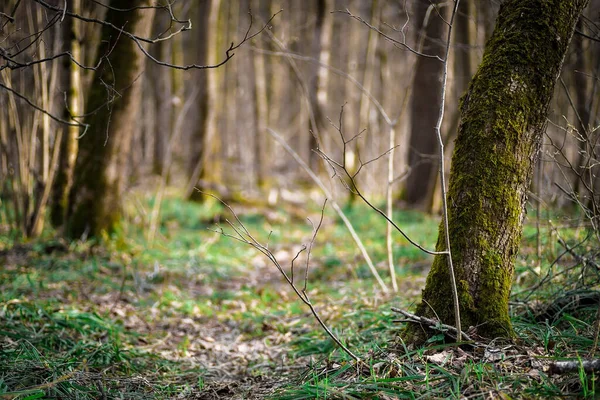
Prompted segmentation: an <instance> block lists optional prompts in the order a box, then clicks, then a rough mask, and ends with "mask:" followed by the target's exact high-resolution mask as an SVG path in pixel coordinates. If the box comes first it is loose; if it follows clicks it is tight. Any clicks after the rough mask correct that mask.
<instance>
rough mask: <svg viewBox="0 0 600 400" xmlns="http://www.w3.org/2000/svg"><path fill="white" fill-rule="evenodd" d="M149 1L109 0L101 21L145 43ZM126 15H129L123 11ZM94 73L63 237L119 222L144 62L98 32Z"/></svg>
mask: <svg viewBox="0 0 600 400" xmlns="http://www.w3.org/2000/svg"><path fill="white" fill-rule="evenodd" d="M152 4H153V3H152V2H151V1H149V0H112V1H111V2H110V6H111V7H112V8H109V10H108V11H107V13H106V20H107V21H109V22H110V23H112V25H113V26H116V27H124V29H125V30H127V31H128V32H131V33H133V34H135V35H137V36H141V37H148V35H149V33H150V27H151V25H152V19H153V17H154V9H152V8H143V7H144V6H149V5H152ZM122 10H131V11H122ZM100 43H101V46H102V47H101V49H100V51H99V52H98V57H99V58H102V59H103V60H102V64H101V66H100V67H99V69H98V70H97V71H95V76H94V81H93V83H92V86H91V88H90V91H89V94H88V97H87V101H86V115H89V117H87V119H86V122H87V123H88V124H90V128H89V129H88V131H87V132H86V133H85V135H84V136H83V137H82V138H81V139H80V140H79V152H78V154H77V160H76V162H75V176H74V184H73V188H72V190H71V194H70V198H71V201H70V212H69V218H68V226H67V228H68V230H67V234H68V235H70V236H72V237H78V236H81V235H82V234H84V233H88V234H89V235H90V236H97V235H99V234H100V233H101V232H102V231H107V232H109V231H111V230H113V229H114V227H115V226H116V225H117V224H118V221H119V219H120V210H121V207H120V203H121V194H122V191H123V181H124V171H125V170H126V166H127V159H128V157H129V152H130V141H131V137H132V133H133V130H134V126H135V124H138V123H140V122H139V121H136V118H137V110H138V108H139V104H140V101H141V96H140V94H141V88H142V85H141V79H143V76H142V72H143V67H144V62H145V59H146V57H145V56H144V54H143V53H142V52H141V51H140V49H139V48H138V46H137V44H136V43H135V42H134V41H133V40H131V39H129V38H128V37H126V36H125V35H123V34H120V33H119V31H117V30H115V29H113V28H110V27H106V26H105V27H103V30H102V34H101V42H100Z"/></svg>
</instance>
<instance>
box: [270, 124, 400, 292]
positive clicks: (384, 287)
mask: <svg viewBox="0 0 600 400" xmlns="http://www.w3.org/2000/svg"><path fill="white" fill-rule="evenodd" d="M267 132H269V134H270V135H271V136H272V137H273V138H274V139H275V140H277V142H278V143H279V144H280V145H281V146H283V148H284V149H285V150H286V151H287V152H288V153H289V154H290V155H291V156H292V157H293V158H294V160H296V162H297V163H298V164H299V165H300V166H301V167H302V169H304V171H305V172H306V173H307V174H308V176H310V178H311V179H312V180H313V182H315V183H316V184H317V186H319V188H320V189H321V190H322V191H323V193H324V194H325V197H327V198H328V199H332V198H333V196H332V195H331V192H330V191H329V190H328V189H327V187H326V186H325V184H324V183H323V182H322V181H321V179H319V177H318V176H317V175H316V174H315V173H314V172H313V171H312V170H311V169H310V167H309V166H308V165H307V164H306V163H305V162H304V160H303V159H302V158H301V157H300V156H299V155H298V153H297V152H295V151H294V149H292V148H291V147H290V145H288V144H287V143H286V141H285V140H284V139H283V138H282V137H281V136H280V135H279V134H278V133H277V132H275V131H274V130H273V129H270V128H267ZM330 201H331V207H332V208H333V209H334V210H335V212H336V213H337V214H338V216H339V217H340V219H341V220H342V221H343V222H344V225H346V228H347V229H348V232H350V235H351V236H352V239H353V240H354V242H355V243H356V246H357V247H358V249H359V250H360V252H361V254H362V256H363V258H364V259H365V262H366V263H367V266H368V267H369V270H370V271H371V274H372V275H373V277H375V279H376V280H377V283H378V284H379V286H380V287H381V289H382V290H383V291H384V292H386V293H387V292H389V289H388V287H387V285H386V284H385V282H383V279H381V276H379V273H378V272H377V269H375V265H373V261H372V260H371V257H370V256H369V253H368V252H367V250H366V248H365V246H364V245H363V243H362V240H360V237H359V236H358V234H357V233H356V230H355V229H354V227H353V226H352V223H351V222H350V220H349V219H348V217H346V215H345V214H344V212H343V211H342V209H341V207H340V206H339V205H338V204H337V203H336V202H335V201H334V200H330Z"/></svg>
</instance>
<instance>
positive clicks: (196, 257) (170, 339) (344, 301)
mask: <svg viewBox="0 0 600 400" xmlns="http://www.w3.org/2000/svg"><path fill="white" fill-rule="evenodd" d="M136 204H137V206H136V212H131V215H149V210H150V208H151V203H150V202H144V201H139V202H137V203H136ZM234 209H235V210H236V212H237V213H238V215H239V217H240V221H241V222H242V223H243V224H244V226H245V227H246V228H247V229H248V230H249V231H250V232H251V233H252V235H253V237H255V238H256V239H257V240H258V241H259V242H261V243H263V244H265V245H267V244H268V247H269V250H270V251H271V252H272V254H274V255H275V257H276V259H277V260H278V261H279V263H280V264H281V265H282V266H284V267H285V268H288V269H287V271H288V272H289V266H290V265H291V262H292V260H293V259H294V257H295V256H296V254H297V253H298V252H299V251H300V250H301V249H302V246H303V245H306V244H310V243H311V238H312V235H313V225H314V224H317V223H318V221H319V218H320V209H319V208H318V207H314V208H312V209H311V208H309V209H308V210H306V209H303V210H302V211H298V210H296V209H295V208H294V207H292V206H288V207H281V208H278V209H276V210H273V209H265V208H262V207H253V206H249V205H237V206H236V205H234ZM347 212H348V216H349V218H350V220H351V221H353V223H354V224H355V227H356V229H357V231H358V232H359V234H360V236H361V238H362V239H363V241H364V242H365V245H366V247H367V248H368V250H369V252H370V255H371V257H372V258H373V259H374V260H375V262H376V264H377V268H378V270H379V272H380V274H381V275H382V276H384V277H385V278H384V280H385V281H386V283H387V284H388V285H389V286H391V282H390V279H389V277H388V275H389V274H388V273H387V272H386V271H387V265H386V262H385V260H386V254H385V240H384V232H385V224H384V223H383V221H381V220H380V219H378V218H377V217H376V216H375V215H374V213H371V212H369V211H368V210H367V209H366V208H364V207H363V206H355V207H353V208H352V209H348V210H347ZM394 217H395V220H396V221H398V222H399V224H400V225H401V226H402V227H403V228H404V229H405V230H406V231H407V233H409V234H410V235H411V236H412V237H413V238H414V239H415V240H417V241H418V242H420V243H421V244H423V245H424V246H425V247H428V248H432V247H433V244H434V242H435V240H436V234H437V220H436V219H435V218H432V217H429V216H425V215H422V214H419V213H415V212H399V213H398V214H397V215H395V216H394ZM307 218H308V219H310V221H312V224H311V223H310V222H308V220H307ZM227 220H229V221H232V220H234V219H233V218H232V216H231V215H229V214H228V212H227V210H226V209H224V208H223V207H220V206H219V204H218V203H216V202H214V201H207V202H206V203H204V204H201V205H199V204H194V203H186V202H182V201H179V200H174V199H167V201H166V202H165V203H164V205H163V207H162V218H161V225H160V229H159V231H158V233H157V235H156V237H155V239H154V241H153V243H148V240H147V239H148V225H147V223H146V221H144V220H143V219H140V218H134V217H132V218H131V219H130V220H129V221H128V222H127V223H126V224H123V228H122V229H121V230H120V231H119V232H117V233H115V234H114V235H112V236H111V237H106V238H104V239H102V240H101V241H99V242H97V243H90V242H87V243H84V242H78V241H76V242H71V243H67V242H65V241H63V240H61V239H57V238H56V237H55V235H54V233H52V232H48V233H47V234H46V236H44V237H43V238H41V239H39V240H35V241H30V242H22V241H17V240H15V239H14V238H13V237H11V236H10V235H9V234H4V235H3V236H1V237H0V263H1V264H2V266H3V267H2V268H1V269H0V399H4V398H11V399H13V398H14V399H27V400H30V399H37V398H73V399H75V398H77V399H86V398H89V399H97V398H101V399H112V398H123V399H141V398H148V399H151V398H165V399H166V398H180V399H219V398H236V399H262V398H278V399H279V398H280V399H308V398H381V399H386V398H390V399H392V398H400V397H401V398H419V397H434V398H435V397H440V398H448V397H450V398H463V397H466V396H469V397H473V398H491V397H493V398H495V397H503V398H510V397H523V396H526V397H527V396H529V397H540V396H541V397H552V396H562V395H575V396H580V397H593V396H594V395H596V394H597V393H598V391H597V389H595V387H596V383H597V377H596V375H595V374H594V372H592V371H586V370H585V368H584V364H583V363H582V361H581V360H582V359H584V358H585V357H586V356H587V355H588V354H589V353H590V351H591V349H592V343H593V336H594V321H595V314H596V309H597V306H596V304H597V303H594V301H596V300H597V299H596V297H593V296H596V295H595V294H594V293H597V292H594V291H593V289H597V287H593V285H592V286H590V285H588V286H586V287H585V290H588V291H587V292H586V291H585V290H584V289H583V287H582V286H581V285H579V286H573V288H571V290H567V289H568V288H567V287H565V285H571V281H570V280H569V279H570V276H571V274H569V273H563V274H562V278H560V281H558V282H557V281H556V280H555V279H554V278H553V277H551V278H550V279H546V281H547V283H548V284H546V283H544V284H539V282H543V281H544V277H548V276H549V275H548V274H545V273H544V271H542V270H540V269H536V268H537V267H536V265H535V262H534V261H533V257H532V253H534V250H533V248H532V245H531V244H532V243H533V240H532V237H533V236H532V235H533V233H534V232H535V231H534V230H533V228H532V227H528V229H527V230H526V232H525V239H524V243H525V246H524V250H523V251H522V254H521V256H520V257H519V262H518V268H517V271H516V280H517V281H516V289H515V296H516V297H515V298H514V299H513V309H512V312H513V315H514V324H515V331H516V333H517V339H516V340H514V341H513V342H510V343H486V344H471V345H467V346H460V347H459V346H456V345H455V344H453V343H451V342H449V343H446V339H447V338H446V337H445V336H444V334H440V335H437V336H436V337H434V338H432V340H431V341H430V343H428V346H427V347H426V348H422V349H415V350H412V349H406V348H402V344H401V343H400V342H399V341H398V339H397V338H398V333H399V331H400V329H401V328H402V324H401V323H399V322H395V320H397V319H399V318H400V316H399V315H398V314H395V313H394V312H392V311H391V310H390V307H392V306H393V307H399V308H404V309H410V307H411V305H412V304H413V303H414V302H415V301H417V300H418V298H419V294H420V290H421V288H422V287H423V286H424V282H425V275H426V272H427V266H428V265H429V263H430V262H431V258H430V257H429V256H427V255H425V254H423V253H421V252H420V251H419V250H418V249H416V248H414V247H411V246H409V245H408V244H407V243H406V241H404V240H403V239H400V238H398V237H396V238H395V243H396V244H395V246H394V258H395V260H396V272H397V274H398V284H399V288H400V290H399V291H398V293H396V294H394V293H387V294H386V293H383V292H382V291H381V289H380V288H379V287H378V285H377V283H376V282H375V280H374V279H373V278H372V276H371V275H370V272H369V269H368V268H367V266H366V265H365V263H364V262H363V260H362V258H361V257H360V253H359V252H358V251H357V250H356V248H355V246H354V244H353V242H352V239H351V238H350V235H349V234H348V233H347V231H346V229H345V228H344V226H343V224H342V223H341V222H340V221H339V220H338V219H337V218H336V217H335V215H334V214H332V213H331V212H330V211H329V210H326V212H325V215H324V219H323V223H322V227H321V229H320V232H319V234H318V236H317V238H316V240H315V241H314V244H313V251H312V253H311V262H310V265H311V269H310V271H309V273H308V280H307V293H308V294H309V295H310V298H311V301H312V303H313V304H314V305H315V306H316V308H317V309H318V311H319V313H320V314H321V316H322V318H323V320H324V321H326V323H327V324H328V325H329V327H330V328H331V329H332V330H333V332H334V333H335V334H336V335H338V337H339V338H340V339H341V340H342V341H343V342H344V343H345V344H347V345H348V347H349V348H350V349H352V351H354V352H355V353H356V354H358V355H359V356H360V357H361V358H362V359H363V360H364V361H365V364H363V365H362V366H361V367H356V364H355V363H354V362H353V360H352V358H351V357H350V356H349V355H348V354H346V353H344V352H343V351H341V350H339V349H338V348H337V347H336V346H335V343H334V342H333V341H332V340H331V339H330V338H329V337H328V336H327V335H326V334H325V333H324V332H323V330H322V329H320V327H319V326H318V324H317V322H316V321H315V319H314V317H313V316H312V315H311V314H310V310H309V309H308V308H307V307H306V305H305V304H303V303H302V302H301V301H299V300H298V299H297V297H295V294H294V292H293V291H292V289H291V288H290V287H289V285H287V284H286V283H285V281H284V279H283V278H282V276H281V273H280V272H279V271H278V270H277V268H276V267H275V266H274V265H273V264H272V263H271V262H270V261H269V260H268V259H267V258H266V257H265V256H264V255H262V254H260V253H259V252H257V251H256V250H254V249H253V248H251V247H250V246H248V245H246V244H244V243H240V242H238V241H236V240H234V239H232V238H228V237H226V236H223V235H222V234H221V233H219V229H220V227H222V228H224V229H226V232H229V233H233V232H234V231H232V230H231V229H228V230H227ZM215 230H216V231H215ZM569 232H570V233H569V235H571V237H573V238H575V236H577V235H579V234H583V233H581V232H571V231H569ZM546 233H547V234H544V235H543V236H542V241H543V245H544V247H543V248H544V256H545V260H550V261H549V262H548V264H550V263H551V262H552V260H553V257H554V258H557V255H556V254H557V252H558V251H559V249H558V248H556V246H555V245H554V244H552V243H553V242H555V239H556V237H555V236H552V230H551V229H550V228H548V230H547V232H546ZM398 236H399V235H398ZM302 254H303V255H301V257H300V258H299V259H297V260H296V262H295V265H296V267H295V268H296V271H295V272H296V278H295V281H296V282H299V287H300V288H302V287H303V285H304V282H303V278H304V269H303V268H304V265H305V264H304V263H303V261H304V260H305V258H302V257H304V256H305V254H306V252H304V253H302ZM554 264H556V265H560V266H568V268H565V269H564V270H563V272H564V271H567V272H568V271H569V268H573V271H572V272H573V274H579V275H581V271H577V270H575V269H574V265H576V263H574V262H573V260H572V258H571V257H569V255H564V256H563V257H562V258H561V259H560V262H559V263H554ZM550 269H551V267H550ZM298 277H300V278H298ZM595 282H597V280H596V281H595ZM532 287H536V291H535V296H534V295H533V293H534V291H531V290H528V288H532ZM586 293H592V294H591V295H590V296H591V297H589V298H588V297H585V296H586ZM573 296H577V299H578V300H577V304H575V302H574V301H573V300H572V299H573ZM548 299H552V300H551V302H550V300H548ZM560 299H562V301H563V303H564V302H566V303H564V304H565V305H564V306H560V307H562V308H560V307H559V306H557V304H558V305H560V304H563V303H560V302H559V300H560ZM582 299H583V300H582ZM586 299H587V300H586ZM588 300H589V301H588ZM545 304H552V305H553V306H554V308H549V307H545V306H544V305H545ZM557 307H559V308H560V310H561V312H560V313H558V312H554V311H552V310H554V309H555V308H557ZM540 310H542V311H540ZM565 310H566V311H565ZM540 315H541V316H542V317H543V318H540ZM536 318H537V319H536ZM557 360H579V362H580V364H581V368H575V370H574V371H573V372H571V373H564V374H554V375H553V374H551V373H550V372H552V371H551V369H552V368H553V364H552V363H554V362H556V361H557ZM366 366H368V367H366Z"/></svg>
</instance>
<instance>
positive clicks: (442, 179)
mask: <svg viewBox="0 0 600 400" xmlns="http://www.w3.org/2000/svg"><path fill="white" fill-rule="evenodd" d="M459 2H460V0H456V2H455V3H454V9H453V10H452V17H451V18H450V24H449V25H448V39H447V40H446V54H445V55H444V74H443V78H442V94H441V96H442V100H441V105H440V113H439V117H438V121H437V124H436V126H435V132H436V134H437V139H438V146H439V154H440V161H439V166H440V184H441V189H442V216H443V223H444V237H445V239H446V252H447V254H446V257H447V260H448V269H449V275H450V286H451V288H452V301H453V303H454V319H455V322H454V323H455V325H456V331H457V334H458V337H457V338H456V340H457V341H459V342H460V341H461V337H460V336H461V333H462V330H461V326H460V305H459V301H458V289H457V286H456V275H455V273H454V265H453V264H452V250H451V247H450V231H449V228H448V196H447V193H446V167H445V165H444V164H445V160H444V140H443V138H442V131H441V129H442V122H443V121H444V111H445V107H444V103H445V101H446V86H447V83H448V55H449V53H450V40H451V38H452V26H453V24H454V16H455V15H456V12H457V11H458V3H459Z"/></svg>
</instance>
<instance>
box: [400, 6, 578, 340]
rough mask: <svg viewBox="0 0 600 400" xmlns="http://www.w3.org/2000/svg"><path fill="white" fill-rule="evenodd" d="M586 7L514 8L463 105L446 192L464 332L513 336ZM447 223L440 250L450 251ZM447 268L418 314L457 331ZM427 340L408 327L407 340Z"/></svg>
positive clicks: (437, 270)
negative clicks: (555, 97) (558, 106)
mask: <svg viewBox="0 0 600 400" xmlns="http://www.w3.org/2000/svg"><path fill="white" fill-rule="evenodd" d="M587 1H588V0H568V1H567V0H507V1H505V2H504V3H503V5H502V7H501V9H500V13H499V16H498V21H497V25H496V28H495V30H494V33H493V34H492V37H491V38H490V40H489V41H488V43H487V45H486V48H485V52H484V55H483V61H482V63H481V65H480V67H479V70H478V71H477V73H476V75H475V77H474V78H473V80H472V81H471V84H470V86H469V89H468V91H467V93H466V94H465V96H464V97H463V98H462V102H461V106H460V112H461V122H460V124H459V130H458V137H457V140H456V147H455V150H454V155H453V157H452V170H451V175H450V184H449V192H448V196H449V199H448V204H449V206H448V207H449V209H448V212H449V233H450V241H451V248H452V254H453V261H454V268H455V272H456V280H457V283H458V292H459V301H460V307H461V321H462V326H463V327H464V328H465V329H466V328H468V327H471V326H473V327H476V329H477V333H478V334H479V335H481V336H484V337H489V338H493V337H499V336H502V337H508V336H511V335H512V334H513V331H512V327H511V322H510V318H509V314H508V299H509V294H510V289H511V284H512V279H513V271H514V263H515V257H516V255H517V251H518V249H519V242H520V239H521V233H522V223H523V218H524V216H525V203H526V200H527V190H528V188H529V184H530V181H531V176H532V170H533V166H534V165H535V162H536V160H537V158H538V154H539V150H540V142H541V138H542V135H543V133H544V130H545V127H546V124H545V121H546V115H547V112H548V105H549V102H550V99H551V97H552V93H553V90H554V86H555V83H556V80H557V78H558V76H559V73H560V70H561V66H562V63H563V59H564V56H565V53H566V51H567V47H568V45H569V42H570V40H571V36H572V34H573V31H574V27H575V24H576V22H577V20H578V18H579V16H580V14H581V12H582V10H583V8H584V7H585V5H586V3H587ZM444 243H445V241H444V232H443V224H442V225H440V234H439V239H438V245H437V247H438V250H444ZM448 274H449V272H448V263H447V259H446V257H445V256H437V257H436V258H435V260H434V262H433V266H432V268H431V271H430V273H429V275H428V277H427V282H426V287H425V290H424V291H423V301H422V302H421V304H420V305H419V306H418V308H417V314H419V315H424V316H428V317H431V318H438V317H439V318H440V319H441V320H442V321H443V322H444V323H447V324H453V322H454V310H453V306H452V301H450V300H449V299H451V298H452V295H451V288H450V278H449V275H448ZM426 336H427V333H426V332H424V331H423V330H422V329H421V327H420V326H417V325H410V326H408V328H407V329H406V331H405V338H406V339H407V340H409V341H410V342H412V343H419V342H421V341H422V340H423V339H424V338H425V337H426Z"/></svg>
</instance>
